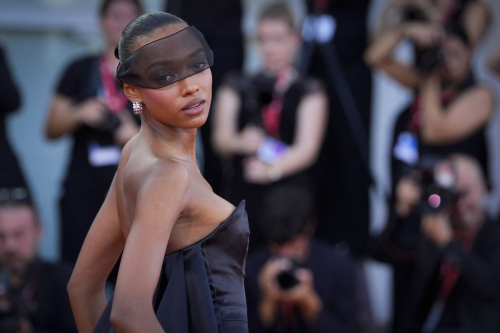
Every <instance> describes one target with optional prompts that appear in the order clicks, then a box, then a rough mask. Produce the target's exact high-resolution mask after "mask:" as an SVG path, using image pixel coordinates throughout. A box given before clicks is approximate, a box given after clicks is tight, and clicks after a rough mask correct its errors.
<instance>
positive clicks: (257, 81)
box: [238, 75, 274, 127]
mask: <svg viewBox="0 0 500 333" xmlns="http://www.w3.org/2000/svg"><path fill="white" fill-rule="evenodd" d="M238 90H239V91H241V92H243V95H244V97H245V103H244V105H243V107H244V112H246V113H247V117H248V119H249V120H250V123H252V124H254V125H257V126H260V127H262V120H261V115H260V112H261V110H262V108H263V107H264V106H266V105H269V104H271V102H272V101H273V95H274V93H273V91H274V78H273V77H269V76H264V75H257V76H254V77H252V78H241V79H240V80H239V82H238Z"/></svg>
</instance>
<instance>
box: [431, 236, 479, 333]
mask: <svg viewBox="0 0 500 333" xmlns="http://www.w3.org/2000/svg"><path fill="white" fill-rule="evenodd" d="M473 243H474V241H473V240H472V239H465V240H463V241H462V244H461V245H462V251H464V252H466V253H467V252H469V251H470V249H471V248H472V245H473ZM459 277H460V269H459V267H456V266H455V265H453V260H452V259H451V258H450V257H448V256H445V257H444V258H443V259H442V260H441V265H440V266H439V278H440V281H441V287H440V288H439V292H438V296H437V298H436V300H435V301H434V303H433V304H432V307H431V310H430V311H429V314H428V315H427V319H426V321H425V323H424V325H423V327H422V332H423V333H431V332H434V330H435V329H436V328H437V326H438V325H439V322H440V321H441V318H442V316H443V312H444V307H445V304H446V301H447V300H448V298H449V297H450V294H451V292H452V291H453V288H454V287H455V285H456V284H457V281H458V278H459Z"/></svg>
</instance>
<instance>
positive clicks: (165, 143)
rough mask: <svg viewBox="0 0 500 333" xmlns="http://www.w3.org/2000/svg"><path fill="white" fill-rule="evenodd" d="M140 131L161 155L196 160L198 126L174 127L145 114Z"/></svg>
mask: <svg viewBox="0 0 500 333" xmlns="http://www.w3.org/2000/svg"><path fill="white" fill-rule="evenodd" d="M139 133H140V135H141V136H143V137H145V138H146V139H147V140H148V141H149V142H150V143H151V144H152V147H153V149H154V150H156V151H157V153H158V154H159V155H162V156H165V154H168V157H171V158H177V159H191V160H193V161H196V134H197V129H196V128H179V127H173V126H169V125H165V124H162V123H160V122H159V121H157V120H156V119H154V118H152V117H150V116H143V117H142V125H141V129H140V132H139Z"/></svg>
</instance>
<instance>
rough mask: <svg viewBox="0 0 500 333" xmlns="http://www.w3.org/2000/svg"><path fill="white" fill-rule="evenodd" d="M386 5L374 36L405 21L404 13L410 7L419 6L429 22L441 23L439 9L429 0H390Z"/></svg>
mask: <svg viewBox="0 0 500 333" xmlns="http://www.w3.org/2000/svg"><path fill="white" fill-rule="evenodd" d="M386 3H387V4H386V6H385V7H384V9H383V10H382V14H381V15H380V18H379V20H378V22H377V24H376V28H375V33H374V34H373V36H372V37H379V36H381V35H383V34H385V33H387V32H389V31H391V30H394V29H395V28H397V27H398V26H400V25H401V24H405V22H404V21H403V19H404V13H405V11H407V10H408V9H409V8H412V9H413V8H418V9H419V10H420V11H421V13H422V14H424V15H425V17H426V18H427V21H428V22H432V23H440V22H441V17H440V15H439V10H438V9H437V8H436V6H435V5H434V4H433V3H432V2H431V1H429V0H417V1H415V0H390V1H387V2H386Z"/></svg>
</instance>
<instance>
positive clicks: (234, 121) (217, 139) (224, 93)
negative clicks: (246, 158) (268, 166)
mask: <svg viewBox="0 0 500 333" xmlns="http://www.w3.org/2000/svg"><path fill="white" fill-rule="evenodd" d="M240 104H241V100H240V97H239V95H238V93H237V92H236V91H235V90H234V89H232V88H230V87H227V86H223V87H221V88H220V89H219V91H218V92H217V97H216V101H215V108H214V112H215V114H214V129H213V131H212V133H213V135H212V145H213V147H214V149H215V150H216V151H217V152H218V153H219V154H221V155H223V156H224V155H225V156H232V155H236V154H242V155H247V154H254V153H255V152H256V151H257V149H258V148H259V145H260V143H261V142H262V140H263V139H264V136H265V134H264V131H263V130H262V129H260V128H257V127H253V126H248V127H246V128H245V129H243V131H241V133H239V132H238V114H239V112H240Z"/></svg>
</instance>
